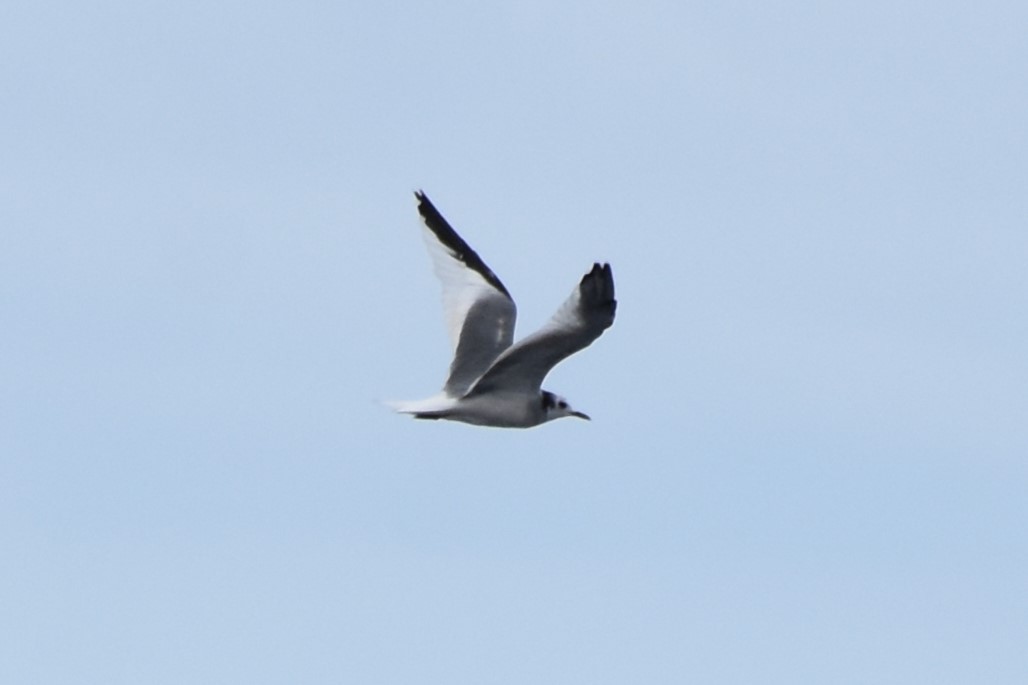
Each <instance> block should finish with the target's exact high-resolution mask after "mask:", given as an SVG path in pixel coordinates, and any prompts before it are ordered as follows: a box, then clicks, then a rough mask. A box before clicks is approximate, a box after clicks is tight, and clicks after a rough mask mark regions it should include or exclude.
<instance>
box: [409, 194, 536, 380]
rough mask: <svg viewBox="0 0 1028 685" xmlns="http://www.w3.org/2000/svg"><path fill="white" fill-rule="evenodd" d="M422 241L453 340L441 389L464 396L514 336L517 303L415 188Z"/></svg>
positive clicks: (508, 345)
mask: <svg viewBox="0 0 1028 685" xmlns="http://www.w3.org/2000/svg"><path fill="white" fill-rule="evenodd" d="M414 196H415V197H416V198H417V201H418V213H419V214H420V215H421V219H422V223H423V226H424V228H425V229H426V230H425V242H426V244H427V245H428V251H429V255H430V256H431V257H432V264H433V266H434V269H435V273H436V276H437V277H438V278H439V280H440V282H441V283H442V286H443V309H444V310H445V313H446V319H447V327H448V329H449V333H450V340H451V342H452V344H453V348H454V355H453V361H452V362H451V363H450V374H449V377H448V378H447V379H446V383H445V385H444V386H443V391H444V392H445V393H446V394H447V395H450V396H451V397H460V396H462V395H464V394H465V393H466V392H467V391H468V388H470V387H471V385H472V384H473V383H474V382H475V381H476V380H478V379H479V377H481V376H482V374H484V373H485V372H486V370H487V369H488V368H489V366H490V365H491V364H492V363H493V361H495V360H496V357H497V356H498V355H499V354H500V353H501V352H503V351H504V350H506V349H507V348H508V347H510V344H511V342H513V340H514V324H515V321H516V319H517V308H516V307H515V306H514V301H513V300H512V299H511V297H510V293H508V292H507V288H506V287H505V286H504V285H503V283H502V282H501V281H500V279H499V278H498V277H497V276H496V274H494V273H493V271H492V269H490V268H489V267H488V266H487V265H486V263H485V262H484V261H482V258H481V257H479V256H478V253H477V252H475V251H474V250H473V249H472V248H471V246H470V245H468V244H467V243H466V242H465V241H464V239H463V238H461V237H460V236H459V235H458V234H457V231H455V230H454V229H453V227H452V226H451V225H450V223H449V222H448V221H447V220H446V219H445V218H444V217H443V215H442V214H441V213H440V212H439V210H438V209H436V207H435V205H433V204H432V201H431V200H429V199H428V196H427V195H425V194H424V193H423V192H421V191H418V192H416V193H414Z"/></svg>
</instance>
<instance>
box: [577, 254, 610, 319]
mask: <svg viewBox="0 0 1028 685" xmlns="http://www.w3.org/2000/svg"><path fill="white" fill-rule="evenodd" d="M579 290H580V292H581V294H582V299H583V301H584V302H585V303H587V306H588V307H590V308H592V309H594V310H597V311H604V310H605V311H606V314H607V318H606V320H605V325H604V326H603V327H604V328H607V327H608V326H610V325H611V324H612V323H614V313H615V312H616V311H617V305H618V303H617V300H615V299H614V273H613V271H612V270H611V268H610V264H607V263H603V264H600V263H599V262H594V263H593V268H592V270H591V271H589V273H587V274H586V275H585V276H582V283H581V285H580V286H579Z"/></svg>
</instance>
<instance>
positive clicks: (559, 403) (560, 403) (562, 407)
mask: <svg viewBox="0 0 1028 685" xmlns="http://www.w3.org/2000/svg"><path fill="white" fill-rule="evenodd" d="M557 406H558V407H560V408H561V409H567V408H568V403H567V402H558V403H557Z"/></svg>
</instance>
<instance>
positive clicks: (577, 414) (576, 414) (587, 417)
mask: <svg viewBox="0 0 1028 685" xmlns="http://www.w3.org/2000/svg"><path fill="white" fill-rule="evenodd" d="M571 416H575V417H578V418H580V419H585V420H586V421H592V419H590V418H589V415H588V414H583V413H582V412H580V411H573V412H571Z"/></svg>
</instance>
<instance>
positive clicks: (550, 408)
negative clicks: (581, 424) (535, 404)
mask: <svg viewBox="0 0 1028 685" xmlns="http://www.w3.org/2000/svg"><path fill="white" fill-rule="evenodd" d="M543 413H544V415H545V417H546V418H545V419H544V420H545V421H552V420H554V419H559V418H562V417H564V416H574V417H575V418H579V419H585V420H586V421H591V419H590V418H589V416H588V415H587V414H583V413H582V412H580V411H575V410H574V409H572V408H571V405H570V404H568V401H567V400H566V399H564V398H563V397H561V396H560V395H554V394H553V393H552V392H548V391H546V390H543Z"/></svg>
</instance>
